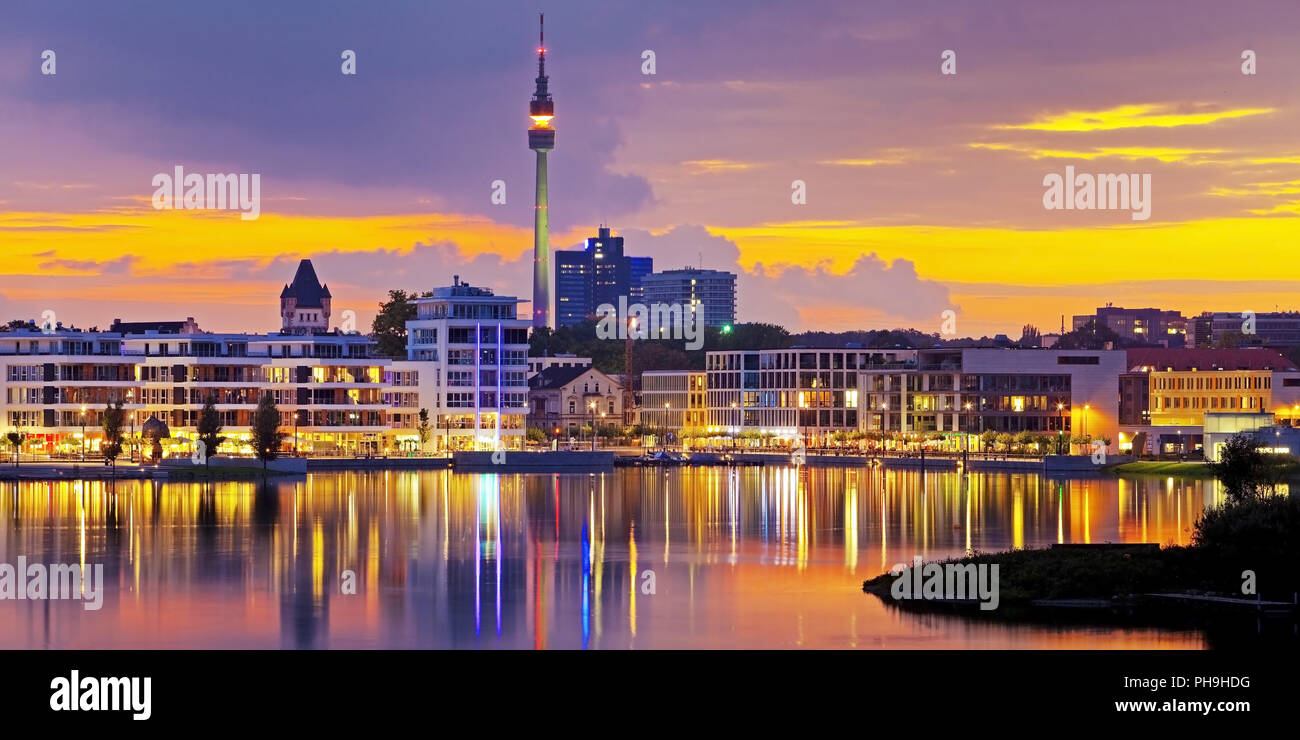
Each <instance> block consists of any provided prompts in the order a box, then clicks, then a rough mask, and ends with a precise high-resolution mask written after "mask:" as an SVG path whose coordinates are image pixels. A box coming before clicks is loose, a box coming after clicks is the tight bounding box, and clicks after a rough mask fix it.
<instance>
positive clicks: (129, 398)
mask: <svg viewBox="0 0 1300 740" xmlns="http://www.w3.org/2000/svg"><path fill="white" fill-rule="evenodd" d="M126 403H127V405H129V406H134V405H135V391H133V390H128V391H127V392H126ZM129 442H130V445H131V462H135V411H132V412H131V437H130V439H129Z"/></svg>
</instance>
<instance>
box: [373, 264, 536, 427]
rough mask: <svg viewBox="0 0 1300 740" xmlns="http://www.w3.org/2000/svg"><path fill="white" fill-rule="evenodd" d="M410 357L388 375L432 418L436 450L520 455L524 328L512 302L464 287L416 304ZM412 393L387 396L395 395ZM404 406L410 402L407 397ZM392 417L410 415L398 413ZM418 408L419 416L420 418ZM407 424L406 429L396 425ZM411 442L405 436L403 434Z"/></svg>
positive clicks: (392, 391)
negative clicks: (514, 451) (501, 451)
mask: <svg viewBox="0 0 1300 740" xmlns="http://www.w3.org/2000/svg"><path fill="white" fill-rule="evenodd" d="M411 302H412V303H414V304H415V312H416V313H415V319H413V320H411V321H408V322H406V334H407V356H406V361H404V362H394V363H393V364H392V366H391V372H393V373H404V374H406V375H402V376H400V377H401V379H402V380H404V381H406V382H411V383H413V385H409V386H403V387H411V388H415V389H416V390H415V391H414V392H415V393H417V394H418V398H419V404H420V406H419V407H418V408H427V409H428V410H429V414H430V418H431V423H432V424H433V427H434V430H433V437H432V438H433V439H435V440H437V442H435V448H436V449H444V448H445V447H446V446H450V447H451V449H453V450H459V449H498V448H506V449H519V448H521V447H522V446H523V442H524V433H525V422H524V420H525V417H526V415H527V413H528V328H529V326H531V322H530V321H529V320H528V319H526V318H522V319H521V318H519V316H518V304H519V303H520V300H519V299H518V298H516V297H515V296H498V295H494V294H493V292H492V291H491V290H490V289H488V288H481V287H477V286H471V285H469V284H468V283H463V282H461V280H460V276H459V275H457V276H455V277H454V284H453V285H450V286H446V287H442V288H435V289H434V291H433V295H432V296H431V297H428V298H416V299H414V300H412V301H411ZM403 393H411V391H399V390H397V389H390V397H391V395H393V394H398V397H399V398H401V396H400V394H403ZM407 398H408V399H409V396H407ZM394 408H395V409H397V411H395V412H394V413H395V414H400V415H406V414H409V413H410V408H411V407H409V406H406V407H403V406H395V407H394ZM418 408H417V409H416V413H417V414H418ZM398 423H404V422H398ZM408 434H409V433H408Z"/></svg>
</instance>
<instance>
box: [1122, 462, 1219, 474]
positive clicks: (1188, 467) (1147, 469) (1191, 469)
mask: <svg viewBox="0 0 1300 740" xmlns="http://www.w3.org/2000/svg"><path fill="white" fill-rule="evenodd" d="M1110 472H1112V473H1121V474H1124V475H1163V476H1173V477H1175V478H1213V477H1214V473H1213V471H1211V470H1210V466H1209V465H1208V464H1207V463H1203V462H1167V461H1163V460H1137V461H1135V462H1130V463H1124V464H1123V465H1116V466H1115V467H1113V468H1110Z"/></svg>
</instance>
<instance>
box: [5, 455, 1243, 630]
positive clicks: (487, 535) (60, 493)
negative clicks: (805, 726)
mask: <svg viewBox="0 0 1300 740" xmlns="http://www.w3.org/2000/svg"><path fill="white" fill-rule="evenodd" d="M4 486H5V488H3V489H0V490H3V491H4V496H3V500H2V501H0V516H2V517H3V518H2V520H0V560H2V561H3V562H7V563H11V564H15V563H16V562H17V558H18V556H20V555H25V556H27V558H28V561H29V562H47V563H52V562H57V563H69V564H71V563H86V564H95V563H99V564H102V565H103V566H104V574H105V582H106V587H105V588H106V593H105V598H104V606H103V608H102V609H101V610H100V611H85V610H84V609H83V608H82V605H81V602H77V601H54V602H51V601H10V600H6V601H0V647H6V648H10V647H34V648H44V647H57V648H96V647H105V648H108V647H113V648H119V647H120V648H142V647H163V648H174V647H257V648H275V647H287V648H326V647H332V648H352V647H479V648H628V647H641V648H647V647H659V648H671V647H723V648H736V647H1152V646H1170V647H1200V646H1202V645H1203V642H1204V641H1203V638H1202V637H1201V636H1200V635H1198V634H1194V633H1185V632H1170V631H1158V630H1119V629H1109V628H1108V629H1083V628H1064V627H1062V628H1052V627H1040V626H1004V625H997V624H986V623H971V622H966V621H963V620H960V619H953V618H948V617H934V616H926V617H918V616H915V615H909V614H903V613H900V612H898V611H897V610H891V609H887V608H885V607H884V606H883V605H882V604H880V602H879V601H878V600H876V599H875V598H874V597H866V596H864V595H863V594H862V593H861V592H860V591H859V590H858V589H859V587H860V585H861V582H862V580H863V579H864V578H867V577H871V576H873V575H876V574H878V573H880V572H882V571H884V570H888V569H889V568H890V567H891V566H892V565H893V564H894V563H899V562H905V561H909V560H910V559H911V557H912V556H913V555H921V556H923V557H925V558H935V557H944V556H952V555H960V554H963V553H967V552H971V551H991V550H1000V549H1005V548H1008V547H1043V546H1046V545H1048V544H1050V543H1054V542H1158V543H1162V544H1166V543H1178V544H1186V543H1187V542H1188V541H1189V539H1190V537H1191V529H1192V526H1193V524H1194V522H1195V519H1196V516H1197V514H1198V513H1199V512H1200V511H1201V510H1202V509H1203V508H1204V507H1205V506H1207V505H1208V504H1211V503H1213V502H1214V501H1216V500H1217V499H1218V497H1220V496H1221V493H1220V492H1219V491H1217V489H1216V486H1217V484H1215V483H1213V482H1211V481H1173V480H1167V479H1102V480H1073V481H1057V480H1049V479H1045V478H1040V477H1038V476H1030V475H1022V474H1014V475H1012V474H972V475H968V476H966V475H961V474H957V473H938V472H932V473H926V474H922V473H920V472H916V471H887V472H886V471H880V470H872V469H860V470H858V469H815V470H808V469H805V470H802V471H799V470H795V469H793V468H784V469H783V468H744V469H734V470H728V469H725V468H708V469H690V470H669V471H667V472H665V471H663V470H651V469H645V470H636V469H628V470H619V471H617V472H615V473H612V474H605V475H558V476H557V475H503V476H497V475H491V474H481V475H455V474H451V473H448V472H445V471H429V472H420V473H413V472H400V473H399V472H379V473H356V472H349V473H332V474H323V475H321V474H317V475H312V476H309V477H308V478H306V479H305V480H299V481H296V482H272V483H270V484H257V483H217V484H202V483H165V484H160V483H157V482H150V481H120V482H118V483H117V484H116V485H115V486H113V485H110V484H106V483H100V482H93V483H92V482H87V483H72V482H24V483H21V484H14V483H7V484H4ZM345 584H354V585H355V593H345V590H346V589H345Z"/></svg>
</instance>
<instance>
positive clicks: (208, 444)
mask: <svg viewBox="0 0 1300 740" xmlns="http://www.w3.org/2000/svg"><path fill="white" fill-rule="evenodd" d="M198 433H199V435H198V436H199V442H201V443H202V444H203V467H205V468H207V467H209V465H208V460H209V459H211V457H212V456H213V455H215V454H217V448H218V447H220V446H221V443H222V442H225V441H226V438H225V437H223V436H221V412H220V411H217V399H216V398H214V397H213V396H208V397H207V398H205V399H203V410H202V411H200V412H199V426H198Z"/></svg>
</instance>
